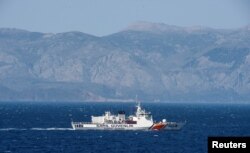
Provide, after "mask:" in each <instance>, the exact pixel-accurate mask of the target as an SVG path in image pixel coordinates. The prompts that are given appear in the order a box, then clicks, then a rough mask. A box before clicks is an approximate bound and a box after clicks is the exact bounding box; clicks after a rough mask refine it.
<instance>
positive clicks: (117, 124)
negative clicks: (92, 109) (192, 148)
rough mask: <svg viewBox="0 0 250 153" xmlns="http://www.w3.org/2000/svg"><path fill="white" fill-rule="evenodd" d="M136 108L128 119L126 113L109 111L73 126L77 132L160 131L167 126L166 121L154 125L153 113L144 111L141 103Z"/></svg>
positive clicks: (72, 123)
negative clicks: (113, 130) (89, 130)
mask: <svg viewBox="0 0 250 153" xmlns="http://www.w3.org/2000/svg"><path fill="white" fill-rule="evenodd" d="M136 107H137V109H136V112H135V115H130V116H129V117H128V118H126V116H125V112H124V111H119V113H118V115H113V114H111V112H109V111H107V112H105V114H104V115H103V116H91V122H71V125H72V128H73V129H75V130H84V129H100V130H109V129H110V130H111V129H118V130H147V129H155V130H160V129H162V128H164V127H165V126H166V124H167V122H166V120H165V119H163V122H159V123H154V122H153V117H152V115H151V113H150V112H147V111H146V110H145V109H142V108H141V105H140V103H138V105H137V106H136Z"/></svg>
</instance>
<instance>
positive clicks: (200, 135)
mask: <svg viewBox="0 0 250 153" xmlns="http://www.w3.org/2000/svg"><path fill="white" fill-rule="evenodd" d="M134 105H135V104H134V103H48V102H46V103H35V102H34V103H17V102H9V103H7V102H5V103H3V102H2V103H0V152H1V153H2V152H5V153H12V152H13V153H62V152H63V153H64V152H65V153H71V152H72V153H80V152H81V153H95V152H98V153H99V152H104V153H105V152H107V153H114V152H119V153H122V152H124V153H125V152H126V153H129V152H138V153H151V152H165V153H166V152H167V153H206V152H207V137H208V136H250V104H192V103H186V104H173V103H167V104H166V103H143V107H144V108H146V109H147V110H149V111H151V112H152V114H153V117H154V119H155V120H161V119H163V118H166V119H167V120H168V121H177V122H182V121H185V120H186V121H187V123H186V125H185V126H184V127H183V128H182V129H181V130H178V131H176V130H175V131H171V130H164V131H97V130H96V131H95V130H83V131H74V130H72V129H71V126H70V122H71V120H73V121H83V120H84V121H90V116H91V115H101V114H103V112H104V111H106V110H110V111H111V112H113V113H116V112H117V111H119V110H125V111H126V113H127V114H132V113H133V112H134Z"/></svg>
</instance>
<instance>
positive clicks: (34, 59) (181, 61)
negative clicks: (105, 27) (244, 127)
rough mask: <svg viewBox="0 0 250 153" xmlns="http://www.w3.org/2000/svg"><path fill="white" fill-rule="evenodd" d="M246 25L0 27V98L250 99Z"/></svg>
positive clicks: (249, 34) (249, 43) (249, 36)
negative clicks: (113, 29) (89, 29)
mask: <svg viewBox="0 0 250 153" xmlns="http://www.w3.org/2000/svg"><path fill="white" fill-rule="evenodd" d="M249 27H250V26H246V27H243V28H240V29H232V30H225V29H212V28H207V27H177V26H170V25H166V24H156V23H147V22H139V23H136V24H134V25H131V26H129V27H128V28H126V29H125V30H123V31H121V32H118V33H115V34H112V35H108V36H104V37H96V36H92V35H88V34H84V33H81V32H66V33H58V34H50V33H38V32H29V31H24V30H19V29H7V28H2V29H0V80H1V81H0V100H1V101H6V100H18V101H21V100H22V101H126V100H127V101H129V100H131V99H133V98H134V97H135V95H136V94H137V95H138V96H139V97H140V99H142V100H144V101H200V102H201V101H209V102H213V101H224V102H228V101H230V102H231V101H249V100H250V95H249V93H250V28H249Z"/></svg>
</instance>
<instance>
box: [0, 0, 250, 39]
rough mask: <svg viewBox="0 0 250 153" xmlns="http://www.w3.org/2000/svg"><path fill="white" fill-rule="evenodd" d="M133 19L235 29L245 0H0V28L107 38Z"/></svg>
mask: <svg viewBox="0 0 250 153" xmlns="http://www.w3.org/2000/svg"><path fill="white" fill-rule="evenodd" d="M136 21H150V22H160V23H166V24H171V25H179V26H194V25H202V26H208V27H214V28H239V27H243V26H245V25H247V24H250V1H249V0H0V27H11V28H21V29H26V30H29V31H39V32H53V33H57V32H66V31H81V32H85V33H89V34H94V35H99V36H100V35H107V34H111V33H114V32H117V31H120V30H122V29H124V28H125V27H126V26H128V25H130V24H131V23H133V22H136Z"/></svg>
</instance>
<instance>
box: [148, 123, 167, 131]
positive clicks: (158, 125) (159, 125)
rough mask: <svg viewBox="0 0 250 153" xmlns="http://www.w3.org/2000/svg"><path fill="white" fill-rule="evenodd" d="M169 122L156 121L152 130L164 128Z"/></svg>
mask: <svg viewBox="0 0 250 153" xmlns="http://www.w3.org/2000/svg"><path fill="white" fill-rule="evenodd" d="M166 125H167V124H166V123H161V122H160V123H155V124H154V125H153V126H152V127H151V130H161V129H164V128H165V126H166Z"/></svg>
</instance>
